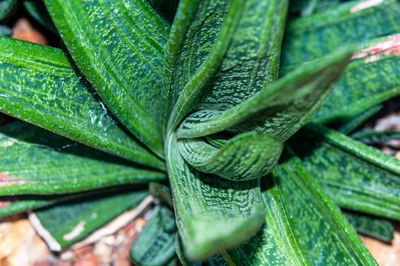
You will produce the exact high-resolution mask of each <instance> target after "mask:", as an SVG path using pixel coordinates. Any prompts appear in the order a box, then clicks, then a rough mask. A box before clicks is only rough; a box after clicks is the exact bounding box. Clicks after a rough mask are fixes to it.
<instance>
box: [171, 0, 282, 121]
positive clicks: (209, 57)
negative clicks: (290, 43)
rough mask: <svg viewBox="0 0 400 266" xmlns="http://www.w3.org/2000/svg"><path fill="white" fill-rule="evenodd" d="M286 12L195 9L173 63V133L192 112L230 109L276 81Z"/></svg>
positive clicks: (274, 6) (270, 7)
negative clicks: (174, 102)
mask: <svg viewBox="0 0 400 266" xmlns="http://www.w3.org/2000/svg"><path fill="white" fill-rule="evenodd" d="M286 11H287V1H276V0H273V1H260V0H249V1H231V2H229V1H202V2H200V3H199V7H198V10H197V12H196V14H195V16H194V18H193V19H192V23H191V25H190V27H189V29H188V31H187V32H186V35H185V38H184V39H183V44H182V46H181V51H180V53H179V54H177V56H178V58H177V59H176V60H175V62H176V63H175V71H174V75H173V77H172V80H173V82H172V87H173V88H172V89H171V91H172V93H173V95H172V98H173V99H174V100H173V101H176V105H175V107H174V109H173V112H172V115H171V120H170V128H171V129H174V127H175V126H176V125H177V124H178V123H179V122H180V121H181V119H182V118H183V117H184V116H185V115H187V114H188V113H189V112H191V111H192V110H196V109H211V110H212V109H217V110H220V109H226V108H229V107H232V106H233V105H235V104H237V103H240V102H242V101H243V100H245V99H247V98H249V97H250V96H251V95H253V94H254V93H255V92H257V91H259V90H260V89H261V88H262V87H263V86H264V85H265V84H268V83H270V82H271V81H274V80H275V79H276V77H277V74H278V65H279V56H278V55H279V52H280V46H281V41H282V34H283V28H284V25H285V23H284V21H285V18H286ZM272 29H273V30H272ZM202 95H204V96H203V97H201V96H202ZM200 98H203V100H202V101H200V104H197V102H199V101H198V100H199V99H200Z"/></svg>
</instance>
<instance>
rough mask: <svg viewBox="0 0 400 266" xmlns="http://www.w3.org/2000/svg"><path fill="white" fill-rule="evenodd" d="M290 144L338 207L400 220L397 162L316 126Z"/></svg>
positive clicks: (304, 130) (399, 176) (399, 174)
mask: <svg viewBox="0 0 400 266" xmlns="http://www.w3.org/2000/svg"><path fill="white" fill-rule="evenodd" d="M291 145H292V146H293V147H294V148H295V151H296V153H297V154H299V155H300V157H301V158H302V160H303V162H304V166H305V167H306V168H307V170H308V171H309V172H310V173H311V174H312V176H313V177H314V178H315V179H316V180H317V181H318V182H319V183H320V184H321V185H322V186H323V188H324V190H325V192H326V193H327V194H328V195H329V196H330V197H331V198H332V200H333V201H334V202H335V203H336V204H338V205H339V206H340V207H343V208H346V209H350V210H355V211H358V212H363V213H368V214H372V215H375V216H382V217H386V218H391V219H396V220H399V219H400V197H399V196H400V161H399V160H398V159H396V158H394V157H391V156H388V155H386V154H384V153H383V152H381V151H379V150H377V149H375V148H372V147H368V146H366V145H364V144H362V143H360V142H358V141H355V140H352V139H351V138H349V137H347V136H345V135H343V134H341V133H339V132H337V131H334V130H330V129H328V128H324V127H322V126H318V125H310V126H307V127H306V129H303V130H302V131H301V134H299V136H297V137H296V138H295V139H294V140H293V141H292V142H291Z"/></svg>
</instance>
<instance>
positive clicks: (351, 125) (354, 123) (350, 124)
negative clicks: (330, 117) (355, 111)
mask: <svg viewBox="0 0 400 266" xmlns="http://www.w3.org/2000/svg"><path fill="white" fill-rule="evenodd" d="M382 107H383V105H382V104H378V105H375V106H372V107H370V108H368V109H366V110H365V111H364V112H363V113H361V114H359V115H357V116H356V117H353V118H351V119H349V120H348V121H346V122H345V123H344V124H342V125H341V126H340V127H339V129H338V130H339V131H340V132H342V133H343V134H346V135H348V134H349V133H351V132H353V131H354V130H355V129H356V128H358V127H359V126H360V125H361V124H363V123H364V122H365V121H367V120H368V119H369V118H371V117H372V116H374V115H375V114H376V113H378V112H379V111H380V110H381V109H382Z"/></svg>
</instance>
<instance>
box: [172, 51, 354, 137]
mask: <svg viewBox="0 0 400 266" xmlns="http://www.w3.org/2000/svg"><path fill="white" fill-rule="evenodd" d="M350 56H351V52H350V51H349V50H348V49H341V50H338V51H337V52H336V53H333V54H331V55H329V56H328V57H326V58H324V59H323V60H316V61H314V62H313V63H310V64H306V65H304V66H303V67H301V68H299V69H297V70H296V71H294V72H293V73H291V74H289V75H287V76H286V77H284V78H282V79H280V80H279V81H278V82H276V83H274V84H272V85H270V86H267V87H264V88H263V89H262V90H261V91H260V92H258V93H257V94H255V95H254V96H252V97H250V98H249V99H247V100H246V101H244V102H242V103H241V104H239V105H236V106H234V107H232V108H230V109H228V110H226V111H199V112H197V113H194V114H192V115H190V116H189V117H187V118H186V119H185V120H184V122H183V123H182V124H181V125H180V127H179V129H178V131H177V134H178V137H180V138H194V137H201V136H205V135H209V134H213V133H217V132H221V131H223V130H226V129H229V128H232V127H234V126H236V129H235V131H238V130H241V131H242V130H249V129H254V128H256V129H257V130H259V131H262V132H265V133H267V134H270V135H274V136H278V137H280V138H281V139H282V140H286V139H288V138H289V137H290V136H291V135H292V134H294V133H295V132H296V131H297V130H298V129H299V128H300V127H301V126H302V125H304V123H306V122H307V120H308V119H309V118H310V117H311V116H312V114H313V113H314V112H315V111H316V109H317V108H318V107H319V106H320V105H321V104H322V101H323V100H324V99H325V98H326V96H327V95H328V93H329V92H330V90H331V89H332V85H333V84H334V83H335V82H336V81H337V79H338V78H339V77H340V75H341V73H342V71H343V69H344V68H345V67H346V65H347V63H348V62H349V59H350Z"/></svg>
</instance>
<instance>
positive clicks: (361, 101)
mask: <svg viewBox="0 0 400 266" xmlns="http://www.w3.org/2000/svg"><path fill="white" fill-rule="evenodd" d="M363 47H364V49H362V50H360V51H359V52H358V53H356V54H355V55H354V56H353V58H352V61H351V63H350V64H349V65H348V67H347V68H346V70H345V71H344V73H343V75H342V77H341V78H340V80H339V81H338V83H337V84H336V86H335V88H334V89H333V91H332V93H331V94H330V95H329V96H328V98H327V99H326V101H325V103H324V104H323V105H322V107H321V108H320V109H319V110H318V111H317V113H316V114H315V116H314V118H313V121H314V122H316V123H329V122H337V123H342V122H343V121H346V120H349V119H351V118H353V117H355V116H358V115H360V114H361V113H363V112H364V111H365V110H366V109H368V108H370V107H372V106H374V105H376V104H379V103H381V102H383V101H385V100H387V99H389V98H391V97H393V96H395V95H397V94H399V92H400V90H399V86H400V72H399V69H398V65H399V63H400V56H399V55H400V54H399V52H398V51H399V48H400V35H391V36H388V37H384V38H380V39H378V40H374V41H371V42H369V43H368V44H367V45H365V46H363Z"/></svg>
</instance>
